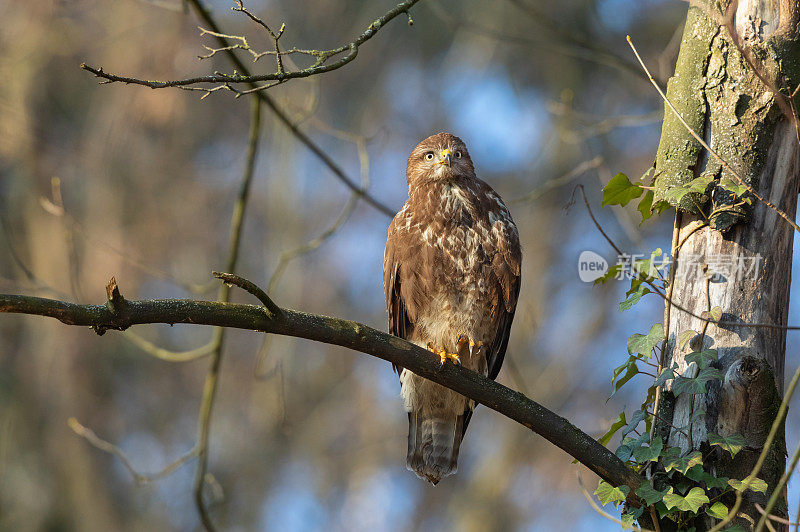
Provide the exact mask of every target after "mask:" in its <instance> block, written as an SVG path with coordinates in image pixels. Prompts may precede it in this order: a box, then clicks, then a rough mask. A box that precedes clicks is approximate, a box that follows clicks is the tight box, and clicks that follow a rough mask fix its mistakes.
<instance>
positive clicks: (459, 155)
mask: <svg viewBox="0 0 800 532" xmlns="http://www.w3.org/2000/svg"><path fill="white" fill-rule="evenodd" d="M456 159H461V152H460V151H456Z"/></svg>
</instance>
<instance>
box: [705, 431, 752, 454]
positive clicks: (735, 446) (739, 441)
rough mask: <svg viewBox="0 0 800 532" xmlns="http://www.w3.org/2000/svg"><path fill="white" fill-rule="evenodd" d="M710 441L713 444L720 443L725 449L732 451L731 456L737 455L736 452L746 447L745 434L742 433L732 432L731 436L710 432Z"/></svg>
mask: <svg viewBox="0 0 800 532" xmlns="http://www.w3.org/2000/svg"><path fill="white" fill-rule="evenodd" d="M708 443H710V444H711V445H719V446H720V447H722V448H723V449H724V450H726V451H728V452H729V453H731V456H736V453H738V452H739V451H741V450H742V447H744V436H742V435H741V434H731V435H730V436H720V435H719V434H713V433H712V434H709V435H708Z"/></svg>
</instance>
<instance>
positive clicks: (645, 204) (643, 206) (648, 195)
mask: <svg viewBox="0 0 800 532" xmlns="http://www.w3.org/2000/svg"><path fill="white" fill-rule="evenodd" d="M653 196H654V194H653V191H652V190H648V191H647V192H645V193H644V196H642V199H641V200H639V206H638V207H636V210H637V211H639V213H640V214H641V215H642V221H641V222H639V225H640V226H641V225H642V224H643V223H644V221H645V220H647V219H648V218H650V217H652V216H653Z"/></svg>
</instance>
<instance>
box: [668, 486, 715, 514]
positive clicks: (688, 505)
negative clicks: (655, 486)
mask: <svg viewBox="0 0 800 532" xmlns="http://www.w3.org/2000/svg"><path fill="white" fill-rule="evenodd" d="M708 502H709V501H708V497H707V496H706V492H705V491H703V488H698V487H694V488H692V489H691V490H689V493H687V494H686V496H685V497H684V496H682V495H680V494H678V493H673V491H672V488H670V489H669V491H668V492H667V494H666V495H664V504H665V505H666V506H667V509H670V510H671V509H673V508H677V509H678V510H680V511H681V512H693V513H697V511H698V510H699V509H700V507H701V506H703V505H704V504H706V503H708Z"/></svg>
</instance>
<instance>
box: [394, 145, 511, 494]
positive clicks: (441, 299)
mask: <svg viewBox="0 0 800 532" xmlns="http://www.w3.org/2000/svg"><path fill="white" fill-rule="evenodd" d="M406 178H407V179H408V201H406V203H405V205H404V206H403V208H402V209H401V210H400V212H398V213H397V215H396V216H395V217H394V220H392V223H391V225H390V226H389V237H388V239H387V241H386V251H385V254H384V264H383V285H384V290H385V294H386V307H387V309H388V311H389V332H390V333H392V334H394V335H396V336H399V337H401V338H405V339H407V340H409V341H411V342H413V343H415V344H417V345H420V346H423V347H426V348H427V349H428V350H430V351H432V352H433V353H435V355H437V356H439V358H440V360H441V363H442V364H444V363H446V361H447V360H448V359H449V360H451V361H453V362H454V363H460V364H463V365H464V366H465V367H467V368H468V369H471V370H473V371H477V372H480V373H482V374H483V375H488V376H489V378H491V379H494V378H496V377H497V374H498V372H499V371H500V366H501V365H502V363H503V356H504V355H505V352H506V346H507V345H508V335H509V331H510V329H511V321H512V319H513V318H514V310H515V308H516V305H517V296H518V294H519V286H520V264H521V260H522V253H521V250H520V245H519V234H518V233H517V228H516V226H515V225H514V221H513V220H512V219H511V214H510V213H509V212H508V209H507V208H506V206H505V204H504V203H503V200H501V199H500V196H499V195H498V194H497V193H496V192H495V191H494V190H493V189H492V188H491V187H490V186H489V185H487V184H486V183H484V182H483V181H481V180H480V179H478V178H477V177H476V175H475V169H474V167H473V165H472V160H471V159H470V156H469V152H468V151H467V147H466V146H465V145H464V142H463V141H462V140H461V139H460V138H458V137H456V136H454V135H451V134H450V133H439V134H437V135H433V136H431V137H428V138H427V139H425V140H423V141H422V142H420V143H419V145H418V146H417V147H416V148H414V151H412V152H411V155H410V156H409V158H408V166H407V168H406ZM395 371H397V372H398V375H399V377H400V389H401V394H402V396H403V401H404V403H405V409H406V411H407V412H408V422H409V428H408V456H407V459H406V465H407V467H408V468H409V469H410V470H412V471H414V472H415V473H416V474H417V476H419V477H420V478H424V479H427V480H428V481H430V482H431V483H433V484H436V483H437V482H439V480H441V478H442V477H444V476H446V475H449V474H451V473H454V472H455V471H456V468H457V462H458V449H459V446H460V445H461V440H462V438H463V437H464V433H465V431H466V430H467V424H468V423H469V420H470V417H471V416H472V410H473V409H474V408H475V403H474V401H471V400H468V399H467V398H466V397H464V396H463V395H460V394H458V393H456V392H454V391H452V390H450V389H448V388H445V387H443V386H440V385H439V384H436V383H433V382H431V381H429V380H427V379H423V378H422V377H420V376H419V375H416V374H414V373H412V372H411V371H409V370H407V369H404V368H398V367H395Z"/></svg>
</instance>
